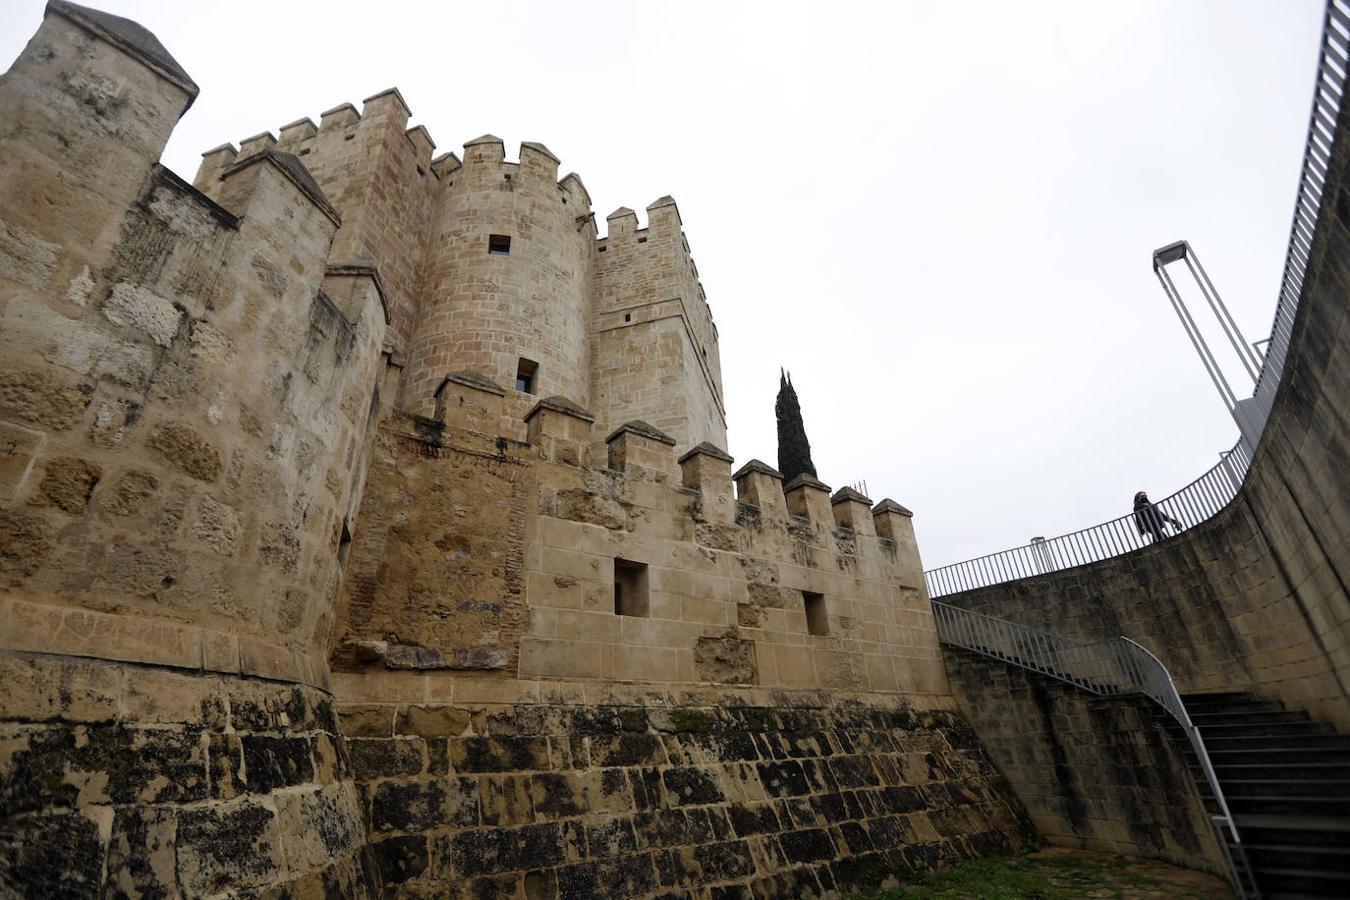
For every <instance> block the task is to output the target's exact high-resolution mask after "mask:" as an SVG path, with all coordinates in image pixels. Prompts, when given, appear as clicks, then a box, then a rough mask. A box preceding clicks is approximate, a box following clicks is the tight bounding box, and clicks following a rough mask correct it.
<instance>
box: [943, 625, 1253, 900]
mask: <svg viewBox="0 0 1350 900" xmlns="http://www.w3.org/2000/svg"><path fill="white" fill-rule="evenodd" d="M933 620H934V622H935V623H936V625H937V632H938V638H939V640H941V641H942V643H944V644H948V645H950V646H953V647H960V648H962V649H965V650H971V651H974V652H976V653H979V654H982V655H984V656H988V657H991V658H993V659H997V660H1000V661H1002V662H1006V663H1010V664H1012V665H1015V666H1020V667H1021V668H1024V669H1030V670H1031V671H1033V672H1039V673H1040V674H1042V675H1048V676H1050V677H1051V678H1057V679H1059V680H1060V681H1064V682H1067V683H1069V684H1071V685H1073V686H1074V687H1076V688H1080V689H1082V690H1085V691H1088V692H1090V693H1093V694H1098V695H1102V696H1113V695H1117V694H1143V695H1144V696H1146V697H1148V698H1150V699H1151V700H1153V701H1154V702H1155V703H1157V704H1158V705H1159V706H1161V707H1162V708H1163V709H1164V710H1166V711H1167V713H1168V714H1169V715H1170V716H1172V718H1173V719H1175V720H1176V721H1177V723H1178V724H1180V725H1181V729H1182V732H1183V733H1185V735H1186V738H1187V740H1188V741H1189V743H1190V745H1191V750H1192V752H1194V753H1195V756H1196V759H1198V760H1199V762H1200V769H1201V771H1202V772H1203V773H1204V776H1205V781H1206V782H1207V783H1208V785H1209V789H1210V791H1211V793H1212V795H1213V797H1214V801H1215V803H1216V804H1217V806H1218V809H1219V812H1218V814H1217V815H1209V816H1208V819H1209V823H1210V826H1211V827H1212V828H1213V829H1214V838H1215V841H1216V842H1217V844H1218V846H1219V848H1220V850H1221V851H1222V852H1223V855H1224V862H1225V864H1226V865H1227V867H1228V872H1229V877H1230V879H1231V880H1232V882H1233V889H1234V890H1235V891H1236V892H1237V895H1238V897H1240V898H1245V897H1257V896H1259V894H1258V892H1257V889H1256V882H1255V880H1254V879H1253V877H1252V873H1251V867H1250V865H1249V864H1248V862H1247V854H1246V851H1245V849H1244V848H1243V846H1242V839H1241V837H1239V835H1238V830H1237V825H1236V824H1234V822H1233V814H1232V813H1231V812H1230V811H1229V809H1228V800H1227V799H1226V798H1225V797H1224V793H1223V788H1222V787H1221V786H1220V785H1219V778H1218V775H1216V774H1215V772H1214V765H1213V763H1212V762H1211V761H1210V758H1209V752H1208V751H1207V750H1206V749H1205V741H1204V738H1202V737H1201V736H1200V730H1199V729H1198V728H1196V727H1195V725H1194V724H1193V723H1192V722H1191V717H1190V715H1189V714H1188V713H1187V712H1186V704H1185V703H1184V702H1183V701H1182V699H1181V694H1180V692H1178V691H1177V686H1176V683H1175V682H1173V681H1172V674H1171V673H1170V672H1169V671H1168V670H1167V666H1165V665H1163V663H1162V660H1160V659H1158V657H1156V656H1154V655H1153V654H1152V653H1150V652H1149V651H1148V650H1147V649H1146V648H1145V647H1143V646H1142V645H1140V644H1138V643H1136V642H1134V641H1132V640H1130V639H1129V638H1127V637H1124V636H1122V637H1118V638H1112V639H1110V640H1105V641H1097V642H1096V643H1086V644H1085V643H1080V642H1078V641H1073V640H1070V639H1069V638H1066V637H1064V636H1063V635H1058V634H1054V633H1052V632H1049V631H1038V630H1036V629H1034V628H1028V627H1026V626H1025V625H1019V624H1017V623H1016V622H1009V621H1008V620H1006V619H999V618H995V617H994V616H989V615H985V614H984V613H980V612H975V611H974V610H969V609H962V608H961V607H959V606H952V605H951V604H949V603H942V602H940V601H937V600H935V601H933Z"/></svg>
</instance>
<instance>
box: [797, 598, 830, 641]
mask: <svg viewBox="0 0 1350 900" xmlns="http://www.w3.org/2000/svg"><path fill="white" fill-rule="evenodd" d="M802 601H803V602H804V603H805V604H806V631H807V633H808V634H829V633H830V617H829V615H828V614H827V613H826V612H825V595H824V594H817V593H815V592H814V591H802Z"/></svg>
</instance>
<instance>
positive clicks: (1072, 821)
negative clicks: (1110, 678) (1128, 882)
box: [945, 649, 1224, 874]
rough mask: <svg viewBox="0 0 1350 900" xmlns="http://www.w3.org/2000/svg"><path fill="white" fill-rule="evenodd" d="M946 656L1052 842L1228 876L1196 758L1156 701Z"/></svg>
mask: <svg viewBox="0 0 1350 900" xmlns="http://www.w3.org/2000/svg"><path fill="white" fill-rule="evenodd" d="M945 654H946V662H947V669H948V671H949V672H950V673H951V685H952V692H953V693H954V694H956V696H957V698H958V699H959V701H960V703H961V707H962V709H963V710H964V711H965V713H966V715H967V716H968V717H969V718H970V722H971V724H972V725H973V726H974V728H975V731H976V733H977V734H979V736H980V743H981V744H982V745H983V747H984V748H985V750H986V752H988V754H989V757H990V759H992V760H993V761H994V763H995V765H997V766H998V767H999V769H1000V770H1001V771H1002V772H1003V774H1004V775H1005V776H1007V778H1008V781H1009V782H1010V783H1011V784H1012V787H1013V790H1014V791H1015V792H1016V793H1017V795H1018V797H1019V798H1020V799H1021V800H1022V802H1023V803H1025V804H1026V807H1027V811H1028V813H1030V815H1031V819H1032V822H1033V823H1035V826H1036V830H1037V831H1038V832H1040V834H1041V835H1042V836H1043V837H1045V839H1046V840H1048V841H1049V842H1051V843H1053V844H1060V845H1063V846H1070V847H1080V848H1084V849H1089V850H1101V851H1106V852H1110V853H1121V854H1124V855H1126V856H1139V857H1146V858H1150V859H1161V860H1165V861H1167V862H1171V863H1175V864H1177V865H1182V866H1186V867H1188V868H1193V869H1202V870H1204V871H1209V872H1214V873H1215V874H1223V873H1224V863H1223V856H1222V852H1221V851H1220V849H1219V847H1218V844H1217V843H1215V841H1214V839H1213V833H1212V830H1211V828H1210V826H1209V823H1208V822H1207V821H1206V819H1205V816H1204V814H1203V811H1204V807H1203V806H1202V805H1201V802H1200V795H1199V793H1198V792H1197V790H1196V786H1195V783H1194V781H1193V780H1192V778H1191V776H1190V773H1189V770H1188V767H1187V766H1188V763H1187V756H1186V754H1185V752H1184V750H1183V749H1182V748H1179V747H1178V746H1176V744H1175V743H1174V741H1173V739H1172V738H1171V736H1170V735H1169V734H1168V733H1167V732H1166V731H1165V730H1164V728H1163V722H1162V717H1163V716H1164V715H1165V713H1163V712H1162V711H1161V709H1159V708H1158V707H1157V706H1156V705H1154V704H1153V703H1152V702H1151V701H1149V700H1146V699H1144V698H1142V697H1097V696H1093V695H1091V694H1088V693H1086V692H1084V691H1081V690H1079V689H1077V688H1074V687H1071V686H1069V685H1067V684H1064V683H1063V682H1060V681H1057V680H1055V679H1053V678H1048V677H1046V676H1043V675H1039V674H1037V673H1035V672H1030V671H1027V670H1025V669H1021V668H1018V667H1015V666H1010V665H1007V664H1005V663H1001V662H998V661H997V660H992V659H989V658H987V657H984V656H980V655H978V654H975V653H969V652H966V651H963V650H953V649H947V650H946V651H945Z"/></svg>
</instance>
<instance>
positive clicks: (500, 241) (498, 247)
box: [488, 234, 511, 256]
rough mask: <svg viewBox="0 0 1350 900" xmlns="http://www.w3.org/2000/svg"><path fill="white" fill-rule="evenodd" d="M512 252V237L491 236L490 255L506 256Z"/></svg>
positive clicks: (489, 242)
mask: <svg viewBox="0 0 1350 900" xmlns="http://www.w3.org/2000/svg"><path fill="white" fill-rule="evenodd" d="M510 252H511V235H509V234H489V235H488V253H489V254H491V255H492V256H506V255H507V254H509V253H510Z"/></svg>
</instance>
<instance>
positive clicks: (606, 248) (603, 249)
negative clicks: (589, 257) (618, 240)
mask: <svg viewBox="0 0 1350 900" xmlns="http://www.w3.org/2000/svg"><path fill="white" fill-rule="evenodd" d="M599 249H600V252H601V253H604V252H605V251H606V250H608V249H609V248H608V247H601V248H599Z"/></svg>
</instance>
